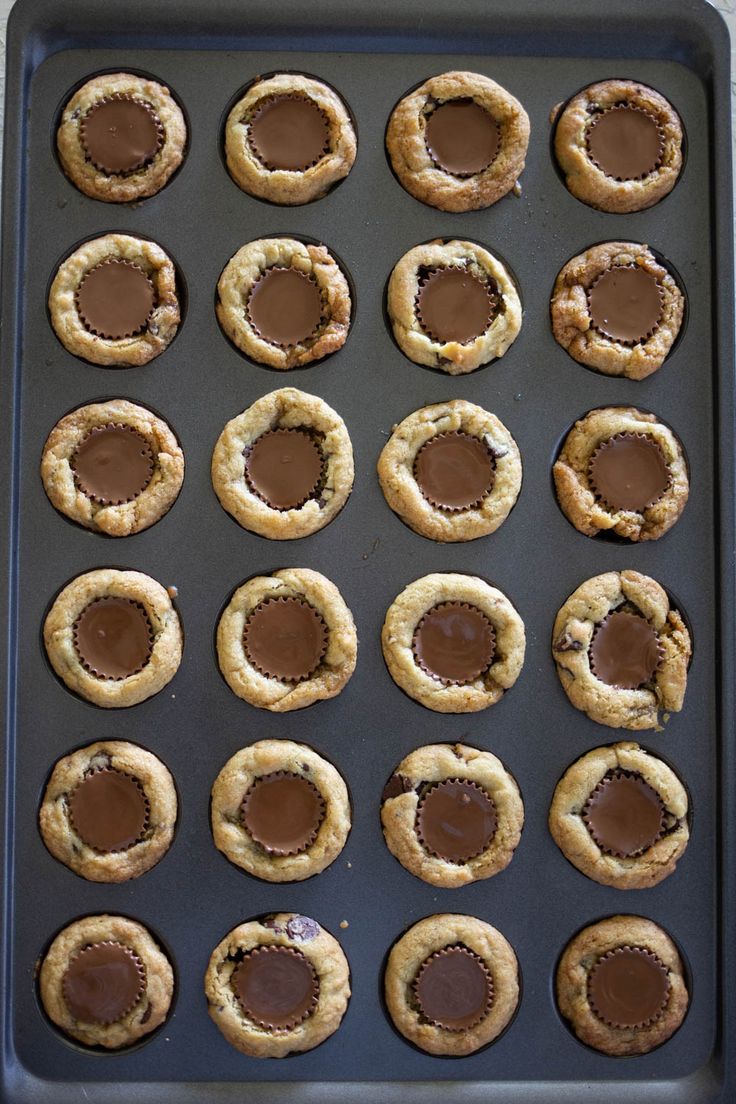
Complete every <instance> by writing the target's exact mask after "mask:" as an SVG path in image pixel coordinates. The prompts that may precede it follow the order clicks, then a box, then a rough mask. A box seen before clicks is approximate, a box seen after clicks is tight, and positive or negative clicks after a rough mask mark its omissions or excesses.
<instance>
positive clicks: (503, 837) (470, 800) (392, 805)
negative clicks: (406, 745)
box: [381, 744, 524, 888]
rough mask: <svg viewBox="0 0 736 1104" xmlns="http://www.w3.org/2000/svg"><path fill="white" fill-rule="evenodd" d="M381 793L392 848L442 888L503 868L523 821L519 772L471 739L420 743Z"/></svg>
mask: <svg viewBox="0 0 736 1104" xmlns="http://www.w3.org/2000/svg"><path fill="white" fill-rule="evenodd" d="M381 801H382V804H381V823H382V825H383V835H384V838H385V840H386V845H387V847H388V849H389V851H390V852H391V854H392V855H395V856H396V858H397V859H398V860H399V862H400V863H401V865H402V866H404V867H406V869H407V870H408V871H410V873H412V874H415V875H416V876H417V878H421V879H422V881H424V882H429V884H430V885H436V886H442V887H443V888H454V887H455V886H461V885H467V884H468V883H469V882H476V881H479V880H480V879H481V878H491V877H493V875H494V874H498V873H499V872H500V871H501V870H505V869H506V867H507V866H508V865H509V863H510V862H511V860H512V858H513V856H514V851H515V850H516V848H517V846H518V843H519V840H520V838H521V829H522V826H523V824H524V804H523V802H522V800H521V794H520V793H519V787H518V786H517V785H516V782H515V780H514V778H513V776H512V775H511V774H510V773H509V771H508V770H507V769H506V768H505V767H504V765H503V763H502V762H501V760H500V759H497V758H496V756H495V755H492V754H491V753H490V751H481V750H480V749H479V748H473V747H467V746H466V745H465V744H428V745H427V746H426V747H420V748H416V750H415V751H412V752H411V753H410V754H409V755H407V756H406V758H404V759H402V761H401V762H400V763H399V765H398V766H397V768H396V770H395V771H394V773H393V774H392V775H391V778H390V779H389V781H388V783H387V785H386V787H385V789H384V791H383V797H382V799H381Z"/></svg>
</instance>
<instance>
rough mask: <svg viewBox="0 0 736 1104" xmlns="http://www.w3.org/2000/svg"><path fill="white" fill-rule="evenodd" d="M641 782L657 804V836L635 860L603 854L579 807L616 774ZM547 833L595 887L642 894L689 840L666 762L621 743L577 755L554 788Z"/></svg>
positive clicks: (676, 783) (683, 798) (678, 789)
mask: <svg viewBox="0 0 736 1104" xmlns="http://www.w3.org/2000/svg"><path fill="white" fill-rule="evenodd" d="M622 772H623V773H625V774H626V775H631V776H633V777H635V778H638V779H641V780H642V781H643V782H645V783H646V784H647V785H648V786H650V787H651V788H652V790H653V791H654V792H655V793H656V794H657V796H658V797H659V799H660V801H661V803H662V829H661V832H662V834H661V835H660V837H659V838H658V839H657V840H655V842H654V843H652V845H651V846H649V847H647V848H646V849H645V850H643V851H640V852H639V853H637V854H635V855H619V854H612V853H611V852H610V851H607V850H604V849H603V848H602V847H601V846H599V844H598V843H597V842H596V839H595V837H594V835H593V833H592V831H591V829H590V828H589V826H588V824H586V814H585V806H586V802H587V801H588V800H589V798H590V796H591V794H594V792H595V791H596V787H598V786H600V785H601V783H604V784H605V780H606V779H608V778H610V777H611V776H612V775H613V776H614V777H615V776H620V774H621V773H622ZM549 830H550V833H551V834H552V838H553V839H554V841H555V843H556V844H557V846H558V847H559V848H560V850H561V851H562V853H563V855H564V856H565V858H567V859H569V860H570V862H571V863H572V864H573V866H576V867H577V868H578V870H580V871H581V872H582V873H583V874H586V875H587V876H588V877H589V878H592V879H593V881H594V882H599V883H600V884H601V885H610V886H615V887H616V888H617V889H646V888H647V887H648V886H654V885H658V884H659V882H661V881H663V880H664V879H665V878H668V877H669V876H670V874H673V873H674V871H675V867H676V866H677V862H678V860H679V859H680V857H681V856H682V854H683V852H684V851H685V848H686V847H687V844H688V840H689V838H690V830H689V828H688V801H687V792H686V790H685V787H684V786H683V785H682V783H681V782H680V780H679V778H678V777H677V775H676V774H675V772H674V771H673V770H671V769H670V768H669V767H668V766H667V764H666V763H663V762H662V760H661V759H657V758H656V756H654V755H651V754H650V753H649V752H648V751H645V750H644V748H641V747H639V745H638V744H634V743H629V742H623V743H618V744H614V745H613V746H612V747H599V748H595V749H594V750H593V751H589V752H588V753H587V755H583V756H582V758H580V759H578V760H577V762H576V763H573V764H572V766H571V767H568V769H567V770H566V771H565V773H564V775H563V776H562V778H561V779H560V781H559V782H558V783H557V787H556V789H555V793H554V797H553V799H552V805H551V806H550V810H549Z"/></svg>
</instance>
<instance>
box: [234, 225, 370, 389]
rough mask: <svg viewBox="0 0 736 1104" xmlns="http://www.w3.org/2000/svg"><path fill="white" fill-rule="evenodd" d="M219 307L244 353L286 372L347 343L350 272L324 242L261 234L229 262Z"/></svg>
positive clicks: (320, 357)
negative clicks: (345, 271) (335, 257)
mask: <svg viewBox="0 0 736 1104" xmlns="http://www.w3.org/2000/svg"><path fill="white" fill-rule="evenodd" d="M216 310H217V317H218V319H219V320H220V325H221V326H222V328H223V330H224V331H225V333H226V334H227V336H228V337H229V338H230V340H231V341H232V342H233V344H235V345H237V347H238V348H239V349H240V351H241V352H243V353H245V354H246V356H249V357H250V358H251V359H252V360H255V361H257V362H258V363H259V364H267V365H268V366H269V367H270V368H280V369H283V370H286V369H288V368H303V367H304V366H305V365H307V364H311V363H312V362H313V361H315V360H321V359H322V357H326V356H329V354H330V353H335V352H337V350H338V349H340V348H342V346H343V345H344V344H345V339H346V338H347V336H348V330H349V329H350V314H351V310H352V307H351V302H350V288H349V287H348V282H347V280H346V279H345V275H344V273H343V271H342V269H341V268H340V266H339V265H338V263H337V261H335V260H334V258H333V257H331V256H330V253H329V252H328V250H327V249H326V248H325V246H324V245H309V244H308V243H305V242H300V241H296V240H295V239H294V238H259V239H257V240H256V241H252V242H248V244H247V245H244V246H243V247H242V248H241V249H239V250H238V252H237V253H236V254H235V256H234V257H231V258H230V260H229V261H228V263H227V264H226V265H225V268H224V269H223V271H222V275H221V276H220V279H219V281H218V283H217V304H216Z"/></svg>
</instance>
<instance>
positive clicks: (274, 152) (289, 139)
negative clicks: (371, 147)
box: [225, 73, 357, 206]
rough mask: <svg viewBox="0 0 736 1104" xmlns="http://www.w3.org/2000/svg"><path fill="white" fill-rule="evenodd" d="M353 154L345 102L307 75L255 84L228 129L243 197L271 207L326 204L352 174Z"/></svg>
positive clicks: (231, 162)
mask: <svg viewBox="0 0 736 1104" xmlns="http://www.w3.org/2000/svg"><path fill="white" fill-rule="evenodd" d="M356 152H357V141H356V138H355V131H354V130H353V124H352V122H351V120H350V115H349V113H348V110H347V108H346V106H345V104H344V102H343V101H342V99H341V98H340V96H338V94H337V92H335V91H334V89H332V88H330V87H329V86H328V85H326V84H323V83H322V81H318V80H315V79H314V78H313V77H307V76H304V74H303V73H276V74H275V75H274V76H272V77H267V78H266V79H265V80H256V81H254V83H253V84H251V85H250V86H249V88H248V90H247V92H246V93H245V95H244V96H242V97H241V98H240V99H239V100H238V102H237V103H236V104H235V107H233V109H232V111H231V112H230V114H229V115H228V117H227V123H226V124H225V159H226V161H227V168H228V172H229V173H230V175H231V177H232V178H233V180H234V181H235V183H236V184H237V185H238V187H240V188H242V189H243V191H244V192H247V193H248V194H249V195H252V196H256V197H257V198H258V199H267V200H270V202H271V203H282V204H288V205H292V206H293V205H294V204H297V203H309V202H310V201H311V200H313V199H321V197H322V196H324V195H327V193H328V192H329V191H330V189H331V188H332V187H334V185H335V184H337V182H338V180H342V179H343V178H344V177H346V176H347V175H348V173H349V172H350V170H351V168H352V167H353V162H354V161H355V154H356Z"/></svg>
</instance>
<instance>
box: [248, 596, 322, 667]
mask: <svg viewBox="0 0 736 1104" xmlns="http://www.w3.org/2000/svg"><path fill="white" fill-rule="evenodd" d="M243 647H244V648H245V654H246V656H247V657H248V660H249V662H250V663H252V664H253V666H254V667H255V668H256V669H257V670H258V671H260V672H261V674H262V675H265V676H266V678H274V679H283V680H284V681H285V682H302V681H303V680H304V679H307V678H309V677H310V675H312V674H313V673H314V671H316V670H317V668H318V667H319V664H320V662H321V660H322V657H323V656H324V654H325V652H326V651H327V626H326V625H325V623H324V621H323V620H322V617H321V616H320V615H319V613H318V612H317V610H316V609H314V607H313V606H310V605H309V604H308V603H307V602H304V601H303V600H302V599H301V598H266V599H265V600H264V601H263V602H260V603H259V604H258V605H257V606H256V608H255V609H254V610H253V612H252V613H251V615H250V617H249V618H248V620H247V621H246V624H245V629H244V630H243Z"/></svg>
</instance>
